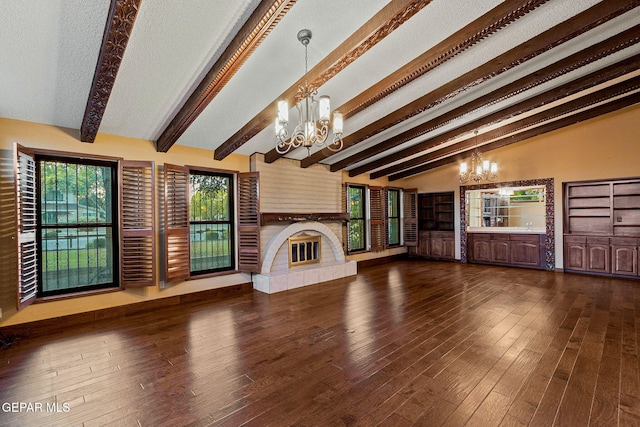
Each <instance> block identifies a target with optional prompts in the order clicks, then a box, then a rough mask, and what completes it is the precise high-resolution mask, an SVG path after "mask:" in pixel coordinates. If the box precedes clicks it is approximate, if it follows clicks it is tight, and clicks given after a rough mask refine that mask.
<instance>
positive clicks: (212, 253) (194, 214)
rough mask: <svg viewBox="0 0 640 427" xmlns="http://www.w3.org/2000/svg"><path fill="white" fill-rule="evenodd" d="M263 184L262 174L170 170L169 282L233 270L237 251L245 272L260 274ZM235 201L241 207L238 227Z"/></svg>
mask: <svg viewBox="0 0 640 427" xmlns="http://www.w3.org/2000/svg"><path fill="white" fill-rule="evenodd" d="M234 175H235V177H236V178H237V197H235V195H234V191H236V190H234ZM259 183H260V181H259V175H258V173H257V172H248V173H235V174H233V173H227V172H223V171H216V170H204V169H197V170H196V169H193V170H191V169H189V168H188V167H186V166H179V165H171V164H165V165H164V228H163V234H164V267H165V269H164V273H165V277H164V280H165V281H166V282H178V281H182V280H187V279H189V278H190V277H193V276H202V275H204V274H208V273H215V272H219V271H227V270H233V269H235V268H236V267H235V265H236V251H237V264H238V267H237V268H238V269H239V270H240V271H242V272H247V273H248V272H258V271H259V263H260V206H259ZM234 199H235V200H236V201H237V208H238V217H237V225H236V221H235V220H234ZM235 227H237V230H236V228H235ZM236 233H237V236H236Z"/></svg>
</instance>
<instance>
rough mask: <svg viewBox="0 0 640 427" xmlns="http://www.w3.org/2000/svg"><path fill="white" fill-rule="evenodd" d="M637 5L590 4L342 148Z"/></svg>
mask: <svg viewBox="0 0 640 427" xmlns="http://www.w3.org/2000/svg"><path fill="white" fill-rule="evenodd" d="M634 7H637V5H635V4H630V3H629V2H628V1H623V0H611V1H607V2H602V3H599V4H596V5H595V6H592V7H591V8H589V9H587V10H585V11H583V12H581V13H579V14H578V15H575V16H574V17H572V18H570V19H568V20H566V21H564V22H563V23H561V24H558V25H556V26H554V27H552V28H551V29H549V30H547V31H545V32H543V33H541V34H539V35H537V36H535V37H533V38H532V39H530V40H529V41H527V42H526V43H523V44H521V45H519V46H517V47H515V48H513V49H511V50H509V51H507V52H505V53H504V54H502V55H499V56H498V57H496V58H493V59H492V60H490V61H487V62H486V63H485V64H483V65H480V66H478V67H477V68H475V69H473V70H471V71H469V72H468V73H466V74H464V75H462V76H460V77H458V78H456V79H454V80H452V81H450V82H449V83H447V84H444V85H442V86H440V87H439V88H437V89H435V90H433V91H431V92H430V93H428V94H426V95H423V96H421V97H420V98H418V99H416V100H414V101H412V102H410V103H408V104H406V105H405V106H403V107H401V108H399V109H397V110H396V111H394V112H392V113H390V114H388V115H386V116H385V117H383V118H381V119H379V120H376V121H375V122H373V123H371V124H369V125H367V126H364V127H363V128H361V129H359V130H358V131H356V132H354V133H352V134H351V135H347V136H346V137H343V138H342V140H343V142H344V149H346V148H349V147H352V146H354V145H356V144H358V143H360V142H363V141H365V140H367V139H368V138H370V137H372V136H374V135H377V134H379V133H380V132H382V131H385V130H387V129H389V128H391V127H393V126H395V125H397V124H400V123H402V122H404V121H406V120H409V119H410V118H412V117H414V116H416V115H418V114H421V113H423V112H425V111H426V110H428V109H430V108H432V107H434V106H436V105H439V104H441V103H442V102H444V101H447V100H450V99H452V98H453V97H455V96H457V95H460V94H463V93H465V92H467V91H468V90H470V89H472V88H474V87H476V86H478V85H480V84H482V83H484V82H486V81H489V80H491V79H493V78H495V77H496V76H498V75H500V74H502V73H504V72H506V71H509V70H511V69H513V68H515V67H517V66H519V65H522V64H523V63H525V62H527V61H529V60H531V59H533V58H536V57H537V56H539V55H541V54H543V53H545V52H548V51H549V50H551V49H553V48H555V47H557V46H560V45H562V44H563V43H565V42H567V41H569V40H572V39H574V38H575V37H577V36H579V35H581V34H584V33H585V32H587V31H589V30H591V29H593V28H595V27H597V26H599V25H601V24H603V23H605V22H607V21H609V20H611V19H613V18H615V17H617V16H620V15H621V14H623V13H625V12H627V11H628V10H630V9H632V8H634ZM330 155H331V154H330V153H327V152H326V150H320V151H317V152H316V153H314V154H312V155H311V156H309V157H307V158H305V159H303V160H302V161H301V163H300V165H301V166H302V167H304V168H306V167H309V166H312V165H314V164H316V163H318V162H320V161H322V160H324V159H325V158H327V157H329V156H330Z"/></svg>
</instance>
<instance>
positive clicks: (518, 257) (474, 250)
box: [467, 233, 545, 269]
mask: <svg viewBox="0 0 640 427" xmlns="http://www.w3.org/2000/svg"><path fill="white" fill-rule="evenodd" d="M544 238H545V236H544V234H519V233H469V234H468V235H467V248H468V249H467V259H468V260H469V262H477V263H483V264H500V265H510V266H515V267H529V268H539V269H542V268H544V259H545V258H544V248H545V245H544Z"/></svg>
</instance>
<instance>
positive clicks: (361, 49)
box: [213, 0, 431, 160]
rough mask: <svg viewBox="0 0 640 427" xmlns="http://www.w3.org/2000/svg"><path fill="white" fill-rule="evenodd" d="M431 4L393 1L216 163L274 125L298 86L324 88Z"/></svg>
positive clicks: (229, 144)
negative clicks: (277, 113)
mask: <svg viewBox="0 0 640 427" xmlns="http://www.w3.org/2000/svg"><path fill="white" fill-rule="evenodd" d="M429 3H431V0H392V1H391V2H389V4H388V5H387V6H385V7H384V8H383V9H382V10H380V11H379V12H378V13H376V14H375V15H374V16H373V18H371V19H370V20H369V21H367V22H366V23H365V24H364V25H363V26H362V27H360V28H359V29H358V30H357V31H356V32H355V33H353V34H352V35H351V36H350V37H349V38H348V39H347V40H345V41H344V42H343V43H342V44H340V46H338V47H337V48H336V49H334V50H333V52H331V53H330V54H329V55H327V57H325V58H324V59H323V60H322V61H320V62H319V63H318V64H317V65H316V66H315V67H313V68H312V69H311V70H309V72H308V73H307V74H306V75H304V76H302V77H301V78H300V79H299V80H298V81H297V82H295V83H294V84H293V85H292V86H291V87H289V88H288V89H287V90H286V91H285V92H284V93H283V94H282V95H280V96H279V97H278V99H276V100H275V101H273V102H272V103H271V104H269V105H268V106H267V107H266V108H265V109H264V110H262V111H261V112H260V113H258V115H257V116H255V117H254V118H252V119H251V120H250V121H249V122H248V123H247V124H245V125H244V126H243V127H242V128H241V129H240V130H239V131H238V132H236V133H235V134H234V135H233V136H231V138H229V139H227V140H226V141H225V142H223V143H222V145H220V146H219V147H218V148H216V150H215V152H214V155H213V158H214V159H216V160H222V159H224V158H225V157H227V156H228V155H229V154H231V153H233V152H234V151H235V150H237V149H238V148H240V147H241V146H242V145H244V144H245V143H246V142H247V141H249V140H250V139H251V138H253V137H254V136H256V135H257V134H258V133H259V132H260V131H262V130H263V129H265V128H266V127H268V126H269V125H271V124H273V118H274V117H275V112H276V109H277V103H278V101H279V100H281V99H283V100H286V101H287V102H289V105H291V104H293V103H294V101H295V97H296V93H297V91H298V86H300V85H302V84H304V83H305V82H306V81H308V82H309V84H310V85H311V86H313V87H316V88H318V87H320V86H322V85H323V84H325V83H326V82H327V81H329V80H330V79H331V78H332V77H333V76H335V75H336V74H338V72H340V71H342V70H343V69H344V68H345V67H346V66H347V65H349V64H351V63H352V62H353V61H355V60H356V59H358V58H359V57H360V56H362V55H363V54H365V53H366V52H367V51H368V50H369V49H371V48H372V47H373V46H374V45H376V44H377V43H378V42H379V41H381V40H383V39H384V38H385V37H386V36H387V35H389V34H391V32H393V31H394V30H395V29H396V28H398V27H399V26H400V25H402V24H403V23H404V22H406V21H407V20H408V19H409V18H411V17H412V16H413V15H415V14H416V13H417V12H418V11H420V10H421V9H422V8H424V7H425V6H426V5H427V4H429Z"/></svg>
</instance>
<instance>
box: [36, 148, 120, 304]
mask: <svg viewBox="0 0 640 427" xmlns="http://www.w3.org/2000/svg"><path fill="white" fill-rule="evenodd" d="M33 157H34V161H35V164H36V176H35V188H36V244H37V251H38V259H37V272H38V273H37V274H38V280H37V292H36V298H38V299H45V298H51V297H59V296H67V295H71V294H78V293H80V294H82V293H90V292H93V291H104V290H111V289H118V288H120V285H121V284H120V261H119V259H120V247H119V246H120V245H119V244H118V243H119V241H120V233H119V229H120V227H119V209H118V199H119V194H120V191H119V190H120V189H119V180H118V162H117V161H108V160H104V159H94V158H91V157H76V156H66V155H63V154H61V153H38V152H35V154H34V156H33ZM43 162H59V163H64V164H68V165H69V164H70V165H87V166H101V167H107V168H109V169H110V172H111V206H110V208H111V221H110V222H107V221H105V222H103V223H99V222H96V223H87V224H80V223H79V222H76V223H75V224H56V225H55V226H54V225H51V226H49V225H45V224H43V222H42V212H43V211H42V175H41V171H42V169H41V164H42V163H43ZM92 227H93V228H95V227H105V228H109V227H110V228H111V246H112V249H113V253H112V257H113V267H112V270H111V274H112V277H113V281H112V282H110V283H102V284H95V285H85V286H78V287H74V288H67V289H58V290H49V291H45V290H44V289H43V278H44V276H43V271H44V266H43V263H44V256H43V247H42V244H43V241H42V234H43V232H44V231H45V230H47V229H60V228H66V229H76V230H80V229H83V228H92Z"/></svg>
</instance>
